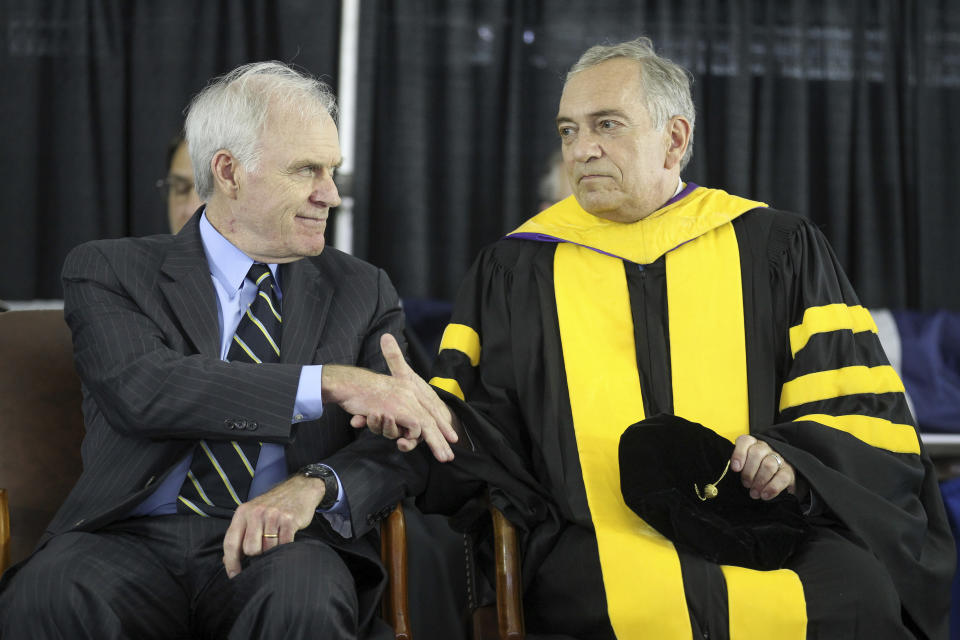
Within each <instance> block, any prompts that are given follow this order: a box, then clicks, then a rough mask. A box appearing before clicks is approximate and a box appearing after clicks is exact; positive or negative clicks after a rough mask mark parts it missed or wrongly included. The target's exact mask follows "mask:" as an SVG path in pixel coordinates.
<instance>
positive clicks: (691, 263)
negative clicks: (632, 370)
mask: <svg viewBox="0 0 960 640" xmlns="http://www.w3.org/2000/svg"><path fill="white" fill-rule="evenodd" d="M667 308H668V316H669V318H668V321H669V326H670V368H671V370H672V372H673V412H674V413H675V414H676V415H678V416H683V417H684V418H686V419H687V420H691V421H693V422H699V423H700V424H702V425H704V426H707V427H709V428H710V429H713V430H714V431H716V432H717V433H719V434H720V435H722V436H723V437H724V438H726V439H727V440H729V441H730V442H733V441H734V440H736V439H737V436H739V435H742V434H744V433H747V432H749V430H750V426H749V425H750V420H749V415H748V408H747V407H748V402H747V348H746V342H745V338H744V334H743V331H744V330H743V286H742V285H741V282H740V249H739V247H738V245H737V234H736V232H735V231H734V230H733V225H732V224H731V223H729V222H728V223H726V224H724V225H722V226H720V227H717V228H716V229H715V230H714V231H712V232H710V233H706V234H704V235H702V236H700V237H699V238H697V239H696V240H693V241H692V242H688V243H686V244H684V245H683V246H681V247H678V248H676V249H674V250H673V251H671V252H670V253H668V254H667Z"/></svg>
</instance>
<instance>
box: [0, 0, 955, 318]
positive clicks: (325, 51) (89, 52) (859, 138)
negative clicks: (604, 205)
mask: <svg viewBox="0 0 960 640" xmlns="http://www.w3.org/2000/svg"><path fill="white" fill-rule="evenodd" d="M339 23H340V3H339V2H336V1H329V2H322V1H310V2H307V1H301V2H289V1H288V2H267V1H266V0H264V1H262V2H226V1H223V2H194V1H187V0H176V1H165V2H154V1H150V0H101V1H100V2H94V1H92V0H61V1H59V2H55V1H52V0H45V1H32V2H28V1H26V0H21V1H16V0H6V1H5V3H4V4H2V5H0V51H2V53H0V78H2V83H3V85H2V86H3V91H2V95H0V144H2V148H3V149H4V151H5V153H3V154H2V155H0V175H2V176H3V177H4V178H5V179H6V186H7V188H6V190H5V191H6V193H5V194H4V196H3V197H2V198H0V238H2V242H3V243H4V245H3V246H4V248H5V251H3V252H2V257H0V266H2V267H4V270H3V272H4V273H6V274H8V275H7V277H6V278H3V279H0V298H8V299H28V298H51V297H59V295H60V285H59V271H60V266H61V264H62V260H63V257H64V256H65V255H66V252H67V251H68V250H69V249H70V248H71V247H72V246H74V245H76V244H77V243H79V242H82V241H84V240H88V239H92V238H98V237H116V236H122V235H127V234H132V235H145V234H149V233H157V232H161V231H163V230H164V225H165V218H164V214H163V205H162V203H161V202H160V200H159V199H158V197H157V195H156V193H155V191H154V189H153V183H154V181H155V180H156V179H157V178H158V177H160V176H161V175H162V174H163V162H164V158H163V153H164V147H165V144H166V141H167V139H168V138H169V136H170V135H171V134H172V133H173V132H174V131H175V130H176V129H177V127H178V126H179V123H180V119H181V117H182V114H181V112H182V109H183V107H184V106H185V105H186V102H187V100H188V99H189V97H190V96H191V95H192V94H193V93H195V92H196V91H197V90H198V89H199V88H200V87H201V86H203V84H204V83H205V82H206V81H207V79H208V78H210V77H211V76H213V75H216V74H219V73H222V72H224V71H227V70H229V69H230V68H232V67H234V66H236V65H237V64H240V63H242V62H247V61H250V60H258V59H271V58H276V59H281V60H286V61H293V62H295V63H297V64H299V65H301V66H303V67H305V68H307V69H309V70H310V71H312V72H314V73H318V74H322V75H325V76H327V77H328V79H330V80H331V83H332V84H333V85H334V87H336V71H337V64H338V46H339V28H340V26H339ZM360 23H361V31H360V68H359V71H358V78H357V79H358V83H359V96H358V101H359V104H358V109H359V110H358V122H357V149H356V175H355V177H354V180H353V182H352V187H351V191H352V194H353V195H354V197H355V205H356V209H355V238H354V242H355V247H354V252H355V253H356V254H357V255H359V256H361V257H364V258H366V259H368V260H370V261H371V262H374V263H375V264H378V265H379V266H382V267H384V268H385V269H386V270H387V271H388V273H390V275H391V277H392V278H393V279H394V281H395V283H396V284H397V286H398V289H399V290H400V293H401V295H403V296H405V297H432V298H441V299H448V300H449V299H452V297H453V296H454V294H455V292H456V289H457V287H458V285H459V282H460V279H461V278H462V276H463V274H464V273H465V271H466V269H467V268H468V266H469V264H470V263H471V261H472V260H473V258H474V256H475V255H476V253H477V251H478V250H479V248H480V247H481V246H483V245H485V244H487V243H489V242H492V241H494V240H496V239H497V238H498V237H500V236H501V235H503V234H504V233H506V232H508V231H510V230H511V229H512V228H513V227H515V226H516V225H518V224H519V223H520V222H522V221H523V220H524V219H525V218H527V217H529V216H530V215H532V214H533V213H535V212H536V205H537V201H538V196H537V183H538V182H539V179H540V176H541V174H542V173H543V172H544V171H545V170H546V161H547V158H548V157H549V155H550V154H551V152H553V151H554V150H555V149H557V148H558V147H559V143H558V141H557V138H556V134H555V132H554V126H553V120H554V117H555V115H556V106H557V102H558V100H559V97H560V91H561V88H562V81H563V75H564V73H565V71H566V70H567V68H569V66H570V65H571V64H572V63H573V62H574V61H575V60H576V58H577V57H578V56H579V54H580V53H582V51H583V50H585V49H586V48H587V47H588V46H590V45H592V44H594V43H597V42H600V41H606V42H617V41H620V40H625V39H629V38H632V37H635V36H637V35H641V34H645V35H649V36H650V37H651V38H652V39H653V40H654V42H655V44H656V45H657V47H658V49H659V50H660V51H661V52H662V53H664V54H665V55H667V56H669V57H671V58H673V59H675V60H676V61H678V62H680V63H681V64H683V65H684V66H686V67H687V68H689V69H690V70H691V71H692V72H693V74H694V77H695V83H694V99H695V102H696V107H697V128H696V136H695V148H694V157H693V161H692V162H691V164H690V166H689V167H688V168H687V170H686V172H685V175H684V177H685V179H688V180H692V181H694V182H697V183H698V184H702V185H706V186H713V187H719V188H723V189H726V190H728V191H731V192H733V193H736V194H738V195H743V196H746V197H751V198H755V199H758V200H762V201H764V202H768V203H770V204H771V205H773V206H776V207H779V208H783V209H789V210H793V211H797V212H800V213H802V214H804V215H807V216H809V217H810V218H811V219H813V220H814V221H815V222H816V223H817V224H819V225H820V226H821V228H822V229H823V230H824V232H825V233H826V235H827V236H828V238H829V239H830V240H831V242H832V243H833V246H834V248H835V250H836V252H837V254H838V256H839V258H840V260H841V262H842V263H843V265H844V267H845V268H846V269H847V272H848V274H849V275H850V277H851V279H852V280H853V281H854V284H855V286H856V287H857V289H858V291H859V293H860V295H861V297H862V298H863V300H864V302H865V303H866V304H868V305H870V306H874V307H879V306H888V307H910V308H917V309H935V308H948V309H954V310H958V309H960V288H958V287H956V286H955V284H954V283H955V282H957V281H958V280H960V259H958V258H957V257H955V256H956V254H957V250H956V248H955V245H957V244H958V243H960V231H958V225H957V224H956V223H954V222H953V221H952V220H950V219H948V218H951V217H952V214H953V209H954V202H953V198H952V195H953V191H952V188H953V187H954V184H955V183H956V181H957V179H958V178H960V175H958V169H957V167H958V162H957V160H958V154H960V144H958V143H960V125H958V124H957V117H956V115H955V114H957V113H960V99H958V98H960V5H958V3H951V2H948V1H947V0H943V1H939V2H937V1H931V0H886V1H883V0H871V1H868V0H849V1H843V2H840V1H836V2H829V1H823V0H821V1H819V2H816V1H813V0H806V1H801V0H754V1H746V0H743V1H734V0H728V1H725V2H723V1H719V0H659V1H649V0H648V1H646V2H640V1H636V0H591V1H586V0H583V1H575V0H516V1H509V0H447V1H444V2H441V1H427V0H362V4H361V19H360ZM334 220H335V219H334ZM331 237H332V236H331ZM9 274H18V276H17V277H10V275H9Z"/></svg>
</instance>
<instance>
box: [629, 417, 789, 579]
mask: <svg viewBox="0 0 960 640" xmlns="http://www.w3.org/2000/svg"><path fill="white" fill-rule="evenodd" d="M732 453H733V443H732V442H730V441H729V440H727V439H726V438H724V437H722V436H720V435H718V434H717V433H715V432H713V431H711V430H710V429H707V428H706V427H704V426H702V425H699V424H697V423H695V422H690V421H689V420H684V419H683V418H680V417H677V416H672V415H668V414H664V413H661V414H659V415H657V416H654V417H652V418H647V419H646V420H643V421H641V422H638V423H636V424H634V425H631V426H630V427H628V428H627V430H626V431H624V432H623V435H622V436H620V490H621V491H622V492H623V498H624V500H625V501H626V503H627V506H629V507H630V508H631V509H632V510H633V511H634V512H635V513H636V514H637V515H638V516H640V517H641V518H643V519H644V520H645V521H646V522H647V523H648V524H650V526H652V527H653V528H654V529H656V530H657V531H659V532H660V533H661V534H663V535H664V536H665V537H666V538H668V539H669V540H671V541H672V542H673V543H674V544H675V545H676V546H677V547H678V548H680V549H684V550H687V551H693V552H695V553H697V554H699V555H700V556H702V557H704V558H706V559H707V560H711V561H713V562H716V563H719V564H732V565H738V566H742V567H748V568H751V569H764V570H766V569H779V568H781V567H783V564H784V563H785V562H786V561H787V559H788V558H789V557H790V554H792V553H793V551H794V549H795V548H796V547H797V545H798V544H799V543H800V541H801V540H802V539H803V537H804V535H805V534H806V532H807V530H808V525H807V523H806V521H805V520H804V518H803V515H802V514H801V513H800V504H799V502H798V500H797V498H796V497H795V496H793V495H791V494H789V493H787V492H786V491H783V492H781V494H780V495H779V496H777V497H776V498H774V499H772V500H769V501H763V500H754V499H753V498H751V497H750V492H749V490H748V489H747V488H746V487H744V486H743V484H741V482H740V474H739V473H736V472H734V471H733V470H732V469H730V470H728V471H727V474H726V475H725V476H724V477H723V480H721V481H720V482H717V480H718V478H720V476H721V474H722V473H723V470H724V467H725V466H726V464H727V462H728V461H729V460H730V455H731V454H732ZM707 484H715V485H716V489H717V495H716V497H714V498H711V499H707V500H701V499H700V498H699V497H698V495H697V491H696V490H695V489H694V485H696V487H697V488H698V489H699V492H700V495H705V494H704V492H705V486H706V485H707Z"/></svg>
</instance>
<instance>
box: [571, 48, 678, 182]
mask: <svg viewBox="0 0 960 640" xmlns="http://www.w3.org/2000/svg"><path fill="white" fill-rule="evenodd" d="M613 58H629V59H630V60H636V61H637V62H639V63H640V86H641V87H643V94H644V95H643V97H644V100H645V102H646V106H647V113H649V114H650V120H651V121H652V123H653V128H654V129H657V130H660V129H663V127H664V126H665V125H666V124H667V121H668V120H669V119H670V118H672V117H673V116H683V117H684V118H686V120H687V121H689V122H690V141H689V142H688V143H687V150H686V151H685V152H684V154H683V158H682V159H681V160H680V169H681V170H683V169H684V168H685V167H686V166H687V163H688V162H690V158H691V157H693V127H694V123H695V122H696V117H697V115H696V111H695V110H694V108H693V98H692V96H691V95H690V84H691V83H692V81H693V80H692V78H691V76H690V73H689V72H688V71H687V70H686V69H684V68H683V67H681V66H680V65H678V64H677V63H675V62H673V61H671V60H668V59H667V58H663V57H661V56H658V55H657V54H656V52H655V51H654V50H653V42H652V41H651V40H650V38H646V37H640V38H637V39H636V40H630V41H628V42H621V43H619V44H613V45H596V46H593V47H590V48H589V49H587V50H586V52H584V54H583V55H582V56H580V59H579V60H577V62H576V64H574V65H573V66H572V67H570V71H569V72H568V73H567V78H566V82H569V81H570V78H571V77H573V76H574V75H575V74H577V73H580V72H581V71H583V70H585V69H589V68H591V67H595V66H596V65H598V64H600V63H601V62H606V61H607V60H611V59H613Z"/></svg>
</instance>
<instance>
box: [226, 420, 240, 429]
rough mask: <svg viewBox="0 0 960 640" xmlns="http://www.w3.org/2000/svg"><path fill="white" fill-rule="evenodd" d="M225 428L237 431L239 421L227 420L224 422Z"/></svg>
mask: <svg viewBox="0 0 960 640" xmlns="http://www.w3.org/2000/svg"><path fill="white" fill-rule="evenodd" d="M223 426H225V427H226V428H227V429H236V428H237V421H236V420H231V419H230V418H227V419H226V420H224V421H223Z"/></svg>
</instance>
